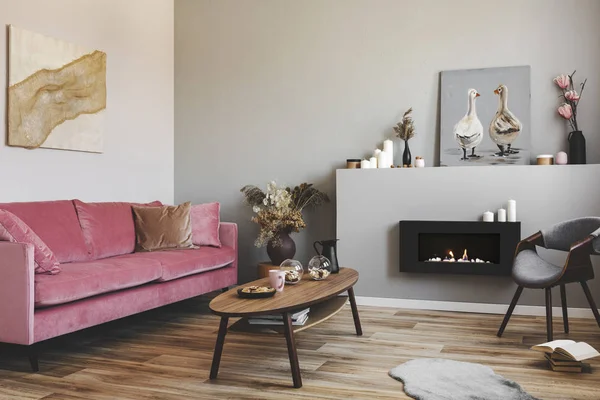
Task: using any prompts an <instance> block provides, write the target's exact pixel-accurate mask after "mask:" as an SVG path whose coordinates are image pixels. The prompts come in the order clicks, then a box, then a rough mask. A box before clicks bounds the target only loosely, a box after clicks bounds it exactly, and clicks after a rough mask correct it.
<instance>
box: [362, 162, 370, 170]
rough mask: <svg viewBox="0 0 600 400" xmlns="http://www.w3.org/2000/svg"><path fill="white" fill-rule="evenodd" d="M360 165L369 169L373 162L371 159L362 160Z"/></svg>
mask: <svg viewBox="0 0 600 400" xmlns="http://www.w3.org/2000/svg"><path fill="white" fill-rule="evenodd" d="M360 167H361V168H362V169H369V168H371V162H370V161H369V160H362V161H361V162H360Z"/></svg>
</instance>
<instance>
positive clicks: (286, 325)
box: [283, 313, 302, 388]
mask: <svg viewBox="0 0 600 400" xmlns="http://www.w3.org/2000/svg"><path fill="white" fill-rule="evenodd" d="M283 330H284V333H285V340H286V341H287V348H288V356H289V358H290V367H291V368H292V379H293V380H294V387H295V388H301V387H302V376H301V375H300V365H299V364H298V352H297V351H296V341H295V340H294V328H293V326H292V315H291V314H290V313H283Z"/></svg>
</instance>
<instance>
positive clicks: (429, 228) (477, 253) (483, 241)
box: [400, 221, 521, 275]
mask: <svg viewBox="0 0 600 400" xmlns="http://www.w3.org/2000/svg"><path fill="white" fill-rule="evenodd" d="M520 237H521V224H520V223H519V222H464V221H400V271H401V272H423V273H452V274H474V275H510V272H511V268H512V259H513V256H514V252H515V248H516V246H517V244H518V242H519V240H520Z"/></svg>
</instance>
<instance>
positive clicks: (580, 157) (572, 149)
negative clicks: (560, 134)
mask: <svg viewBox="0 0 600 400" xmlns="http://www.w3.org/2000/svg"><path fill="white" fill-rule="evenodd" d="M585 163H586V161H585V136H583V133H582V132H581V131H573V132H571V133H569V164H585Z"/></svg>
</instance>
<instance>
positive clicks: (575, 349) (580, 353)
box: [531, 340, 600, 361]
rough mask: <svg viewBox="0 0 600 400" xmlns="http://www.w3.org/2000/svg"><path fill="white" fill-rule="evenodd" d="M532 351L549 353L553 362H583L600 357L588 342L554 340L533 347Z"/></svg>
mask: <svg viewBox="0 0 600 400" xmlns="http://www.w3.org/2000/svg"><path fill="white" fill-rule="evenodd" d="M531 350H535V351H541V352H544V353H548V354H550V358H551V359H552V360H564V361H567V360H574V361H583V360H587V359H589V358H594V357H598V356H600V353H598V351H597V350H596V349H594V348H593V347H592V346H590V345H589V344H587V343H586V342H575V341H574V340H553V341H552V342H547V343H542V344H538V345H535V346H532V347H531Z"/></svg>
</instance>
